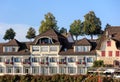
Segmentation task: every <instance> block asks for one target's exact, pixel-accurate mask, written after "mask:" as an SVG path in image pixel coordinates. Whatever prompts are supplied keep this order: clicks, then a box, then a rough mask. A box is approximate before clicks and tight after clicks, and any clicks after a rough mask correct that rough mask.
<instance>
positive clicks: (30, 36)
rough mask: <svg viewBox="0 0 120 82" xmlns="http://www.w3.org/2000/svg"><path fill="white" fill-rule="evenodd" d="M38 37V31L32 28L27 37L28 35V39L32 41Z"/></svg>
mask: <svg viewBox="0 0 120 82" xmlns="http://www.w3.org/2000/svg"><path fill="white" fill-rule="evenodd" d="M35 36H36V31H35V29H34V28H32V27H30V28H29V30H28V32H27V35H26V38H27V39H32V38H34V37H35Z"/></svg>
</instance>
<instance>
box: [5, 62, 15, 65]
mask: <svg viewBox="0 0 120 82" xmlns="http://www.w3.org/2000/svg"><path fill="white" fill-rule="evenodd" d="M5 64H11V65H13V64H14V62H5Z"/></svg>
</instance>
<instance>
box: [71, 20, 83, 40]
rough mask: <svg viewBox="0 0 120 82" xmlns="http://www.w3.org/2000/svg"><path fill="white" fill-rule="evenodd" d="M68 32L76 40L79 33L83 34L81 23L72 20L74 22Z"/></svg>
mask: <svg viewBox="0 0 120 82" xmlns="http://www.w3.org/2000/svg"><path fill="white" fill-rule="evenodd" d="M69 32H70V33H71V34H72V35H74V36H75V37H76V40H77V38H78V36H79V35H82V34H83V31H82V23H81V21H80V20H74V22H73V23H72V24H71V25H70V30H69Z"/></svg>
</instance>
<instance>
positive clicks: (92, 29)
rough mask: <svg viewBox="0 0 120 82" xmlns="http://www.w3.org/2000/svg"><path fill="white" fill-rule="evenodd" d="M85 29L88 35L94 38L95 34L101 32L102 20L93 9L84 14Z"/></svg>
mask: <svg viewBox="0 0 120 82" xmlns="http://www.w3.org/2000/svg"><path fill="white" fill-rule="evenodd" d="M84 19H85V20H84V22H83V24H84V25H83V26H84V27H83V31H84V33H85V34H86V35H90V36H91V39H93V35H98V34H100V33H101V21H100V19H99V18H98V17H96V15H95V13H94V12H93V11H90V12H89V13H87V14H86V15H85V16H84Z"/></svg>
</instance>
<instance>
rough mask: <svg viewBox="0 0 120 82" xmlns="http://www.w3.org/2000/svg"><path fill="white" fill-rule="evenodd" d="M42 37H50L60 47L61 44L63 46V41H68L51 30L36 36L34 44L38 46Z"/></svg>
mask: <svg viewBox="0 0 120 82" xmlns="http://www.w3.org/2000/svg"><path fill="white" fill-rule="evenodd" d="M42 37H50V38H51V39H52V40H53V41H54V44H58V45H60V44H61V45H62V44H63V41H65V40H67V39H66V38H65V37H64V36H63V35H61V34H60V33H58V32H57V31H56V30H54V29H49V30H48V31H46V32H44V33H41V34H39V35H38V36H36V37H35V40H34V42H33V44H36V43H37V41H38V40H39V39H40V38H42Z"/></svg>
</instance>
